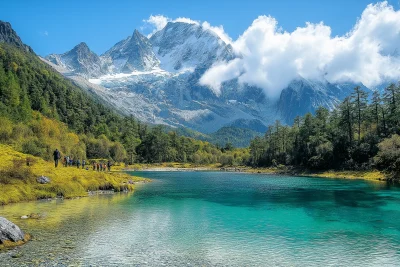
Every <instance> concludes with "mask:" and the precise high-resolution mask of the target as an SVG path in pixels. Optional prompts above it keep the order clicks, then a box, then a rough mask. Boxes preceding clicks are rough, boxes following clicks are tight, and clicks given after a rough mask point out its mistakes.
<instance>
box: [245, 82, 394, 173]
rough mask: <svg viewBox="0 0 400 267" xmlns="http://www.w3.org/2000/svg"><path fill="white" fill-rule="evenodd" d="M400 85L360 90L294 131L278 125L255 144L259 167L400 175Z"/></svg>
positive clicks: (308, 118) (252, 157) (296, 125)
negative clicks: (295, 167) (370, 92)
mask: <svg viewBox="0 0 400 267" xmlns="http://www.w3.org/2000/svg"><path fill="white" fill-rule="evenodd" d="M399 101H400V85H397V86H396V85H395V84H390V85H389V86H387V87H386V88H385V90H384V92H383V94H380V92H379V91H374V92H373V93H372V95H369V94H368V92H366V91H363V90H362V89H361V88H360V87H359V86H357V87H355V88H354V91H353V93H352V94H351V95H350V96H348V97H346V98H345V99H344V100H343V102H342V103H340V104H339V105H338V106H337V107H336V108H335V109H334V110H332V111H328V110H327V109H326V108H323V107H320V108H318V109H317V110H316V112H315V115H312V114H310V113H308V114H306V115H305V116H303V117H297V118H296V119H295V121H294V123H293V125H292V126H285V125H282V124H281V123H280V122H279V121H276V123H275V124H274V125H270V126H269V127H268V130H267V132H266V133H265V135H264V137H257V138H255V139H253V140H252V141H251V144H250V162H249V164H250V165H251V166H254V167H260V166H277V165H290V166H297V167H300V168H305V169H309V170H328V169H335V170H370V169H373V168H375V169H379V170H383V171H385V172H387V173H388V174H389V175H390V176H391V177H392V178H398V177H399V174H400V136H399V135H398V134H399V132H400V124H399V119H400V109H399Z"/></svg>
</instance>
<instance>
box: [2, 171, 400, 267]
mask: <svg viewBox="0 0 400 267" xmlns="http://www.w3.org/2000/svg"><path fill="white" fill-rule="evenodd" d="M140 175H141V176H147V177H149V178H153V179H154V182H153V183H150V184H146V185H141V186H140V187H139V188H137V191H136V192H135V193H134V194H133V195H126V194H116V195H113V196H110V195H103V196H95V197H90V198H82V199H79V200H66V201H62V200H57V201H49V202H31V203H23V204H16V205H10V206H5V207H3V208H1V209H0V215H1V216H6V217H7V218H10V219H12V220H14V221H15V222H16V223H17V224H19V225H20V226H21V228H23V229H25V230H27V231H28V232H31V233H32V234H33V235H34V241H32V242H30V243H28V244H27V245H26V246H23V247H21V248H19V250H20V251H21V252H22V254H23V256H22V257H21V258H19V259H12V258H11V257H10V255H12V254H13V253H15V252H14V251H11V252H7V253H0V266H21V265H40V264H42V265H43V266H45V265H56V264H62V265H70V264H72V265H74V264H76V265H99V266H121V265H122V266H123V265H126V266H131V265H146V266H147V265H150V266H160V265H175V266H176V265H178V266H180V265H185V266H187V265H189V266H192V265H194V266H198V265H200V266H204V265H205V266H208V265H213V266H214V265H217V266H245V265H246V266H248V265H252V266H268V265H269V266H271V265H279V266H325V265H334V266H383V265H398V264H399V263H400V251H399V246H400V224H399V223H400V190H399V188H398V187H393V186H387V185H386V184H384V183H372V182H366V181H350V180H335V179H318V178H306V177H281V176H280V177H274V176H265V175H250V174H237V173H213V172H204V173H201V172H195V173H187V172H183V173H141V174H140ZM32 212H34V213H41V214H44V215H45V216H44V217H43V218H41V219H39V220H21V219H18V218H19V217H20V216H21V215H24V214H29V213H32Z"/></svg>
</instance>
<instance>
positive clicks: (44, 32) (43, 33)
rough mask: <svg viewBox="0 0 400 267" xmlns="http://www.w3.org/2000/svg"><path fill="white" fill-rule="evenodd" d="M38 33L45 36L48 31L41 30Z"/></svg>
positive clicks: (47, 34)
mask: <svg viewBox="0 0 400 267" xmlns="http://www.w3.org/2000/svg"><path fill="white" fill-rule="evenodd" d="M39 34H40V35H41V36H45V37H47V36H49V32H48V31H41V32H39Z"/></svg>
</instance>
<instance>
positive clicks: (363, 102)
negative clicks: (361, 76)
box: [351, 86, 368, 144]
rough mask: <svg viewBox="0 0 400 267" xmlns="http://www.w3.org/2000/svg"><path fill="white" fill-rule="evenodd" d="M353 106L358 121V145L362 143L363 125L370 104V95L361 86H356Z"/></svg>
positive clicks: (352, 96)
mask: <svg viewBox="0 0 400 267" xmlns="http://www.w3.org/2000/svg"><path fill="white" fill-rule="evenodd" d="M351 98H352V100H353V101H352V104H353V105H354V109H355V114H356V120H357V133H358V144H360V143H361V124H362V122H363V120H364V116H365V115H364V114H365V110H366V108H367V103H368V100H367V98H368V94H367V92H365V91H363V90H361V88H360V86H356V87H355V88H354V92H353V94H352V95H351Z"/></svg>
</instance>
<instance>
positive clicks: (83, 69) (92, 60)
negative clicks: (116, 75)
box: [46, 42, 105, 78]
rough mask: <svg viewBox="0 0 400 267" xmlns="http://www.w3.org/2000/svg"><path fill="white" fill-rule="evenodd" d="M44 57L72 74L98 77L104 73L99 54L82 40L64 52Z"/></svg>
mask: <svg viewBox="0 0 400 267" xmlns="http://www.w3.org/2000/svg"><path fill="white" fill-rule="evenodd" d="M46 59H47V60H48V61H50V62H52V63H53V64H56V65H58V66H60V67H63V68H65V69H67V70H68V71H69V72H70V73H72V74H79V75H82V76H84V77H86V78H90V77H99V76H101V75H104V74H105V71H104V70H103V68H102V61H101V60H100V58H99V56H98V55H96V53H94V52H92V51H91V50H90V48H89V47H88V45H87V44H86V43H84V42H82V43H80V44H78V45H76V46H75V47H74V48H72V49H71V50H70V51H68V52H66V53H64V54H61V55H60V54H51V55H48V56H46Z"/></svg>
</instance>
